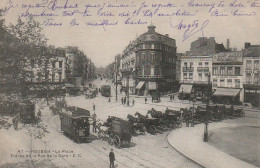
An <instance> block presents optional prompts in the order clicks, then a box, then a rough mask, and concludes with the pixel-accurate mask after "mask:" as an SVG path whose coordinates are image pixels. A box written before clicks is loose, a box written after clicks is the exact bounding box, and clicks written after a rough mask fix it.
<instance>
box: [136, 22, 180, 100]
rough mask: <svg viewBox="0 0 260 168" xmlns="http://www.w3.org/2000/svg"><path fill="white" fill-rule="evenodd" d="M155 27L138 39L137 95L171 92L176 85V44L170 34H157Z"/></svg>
mask: <svg viewBox="0 0 260 168" xmlns="http://www.w3.org/2000/svg"><path fill="white" fill-rule="evenodd" d="M155 28H156V27H155V26H154V25H150V26H148V31H147V32H146V33H144V34H142V35H140V36H139V37H138V38H137V49H136V69H135V73H136V75H137V83H138V84H137V86H136V89H137V94H139V95H143V94H145V95H147V94H148V93H151V92H154V91H161V92H163V91H169V90H171V89H173V87H174V86H175V85H176V83H177V82H176V59H177V58H176V49H177V47H176V42H175V39H172V38H170V37H169V35H168V34H166V35H162V34H159V33H157V32H155Z"/></svg>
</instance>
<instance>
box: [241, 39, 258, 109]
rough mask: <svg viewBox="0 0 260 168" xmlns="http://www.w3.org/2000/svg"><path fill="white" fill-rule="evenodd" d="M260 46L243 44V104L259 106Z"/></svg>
mask: <svg viewBox="0 0 260 168" xmlns="http://www.w3.org/2000/svg"><path fill="white" fill-rule="evenodd" d="M259 62H260V45H251V44H250V43H245V50H244V53H243V64H244V70H243V81H244V82H243V86H244V102H250V103H252V104H253V105H256V106H259V105H260V64H259Z"/></svg>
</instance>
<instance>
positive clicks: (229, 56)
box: [213, 51, 243, 63]
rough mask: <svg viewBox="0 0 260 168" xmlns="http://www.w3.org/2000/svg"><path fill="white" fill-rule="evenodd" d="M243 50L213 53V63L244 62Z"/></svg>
mask: <svg viewBox="0 0 260 168" xmlns="http://www.w3.org/2000/svg"><path fill="white" fill-rule="evenodd" d="M242 61H243V60H242V52H240V51H238V52H222V53H218V54H214V55H213V63H227V62H228V63H231V62H242Z"/></svg>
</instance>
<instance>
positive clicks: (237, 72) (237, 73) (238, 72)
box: [235, 67, 240, 76]
mask: <svg viewBox="0 0 260 168" xmlns="http://www.w3.org/2000/svg"><path fill="white" fill-rule="evenodd" d="M235 75H236V76H239V75H240V67H235Z"/></svg>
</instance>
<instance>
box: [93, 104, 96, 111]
mask: <svg viewBox="0 0 260 168" xmlns="http://www.w3.org/2000/svg"><path fill="white" fill-rule="evenodd" d="M95 110H96V105H95V104H94V103H93V111H95Z"/></svg>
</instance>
